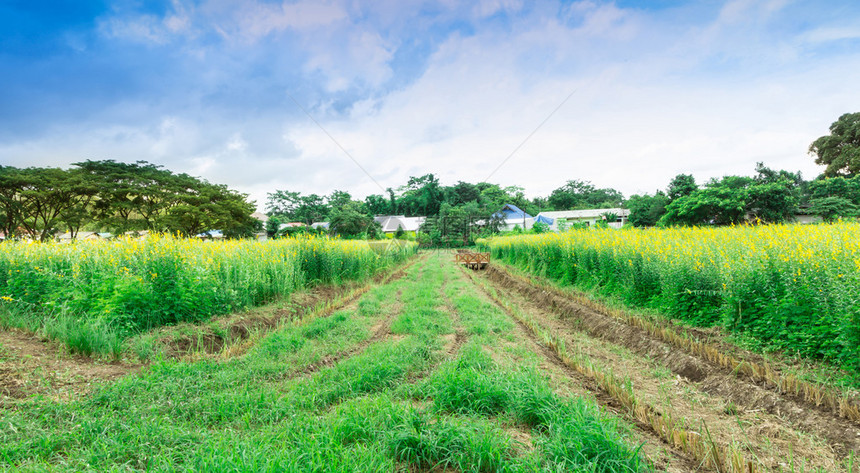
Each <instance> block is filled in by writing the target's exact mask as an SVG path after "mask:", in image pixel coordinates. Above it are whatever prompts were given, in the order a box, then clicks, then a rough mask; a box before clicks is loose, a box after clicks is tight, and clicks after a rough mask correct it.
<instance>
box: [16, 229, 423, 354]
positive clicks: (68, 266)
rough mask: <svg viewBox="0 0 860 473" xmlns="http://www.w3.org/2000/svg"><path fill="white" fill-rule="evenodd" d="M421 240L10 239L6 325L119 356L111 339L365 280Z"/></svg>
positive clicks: (398, 259)
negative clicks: (379, 244)
mask: <svg viewBox="0 0 860 473" xmlns="http://www.w3.org/2000/svg"><path fill="white" fill-rule="evenodd" d="M415 248H416V245H415V244H412V243H409V244H403V245H393V246H392V247H391V248H389V250H388V251H385V252H383V253H378V252H376V251H374V250H372V249H371V248H370V246H369V244H368V243H367V242H364V241H342V240H337V239H329V238H321V237H320V238H317V237H302V238H296V239H282V240H276V241H269V242H258V241H244V240H243V241H223V242H201V241H198V240H195V239H175V238H171V237H169V236H157V235H153V236H151V237H150V238H148V239H147V240H145V241H141V240H122V239H120V240H117V241H111V242H78V243H75V244H55V243H28V242H9V243H4V244H3V245H2V246H0V325H3V326H14V327H19V328H24V329H26V330H29V331H32V332H36V331H40V330H42V331H43V332H44V333H45V334H46V335H48V336H50V337H52V338H55V339H58V340H61V341H63V342H66V344H67V345H68V347H69V349H70V350H72V351H73V352H77V353H82V354H86V355H90V354H93V353H102V354H107V355H111V356H113V355H115V353H116V345H117V342H116V340H112V339H117V340H122V339H125V338H129V337H131V336H134V335H136V334H139V333H141V332H145V331H147V330H150V329H152V328H156V327H161V326H165V325H175V324H178V323H181V322H190V323H200V322H204V321H206V320H209V319H210V318H211V317H212V316H215V315H220V314H226V313H230V312H233V311H237V310H244V309H247V308H250V307H255V306H259V305H262V304H266V303H269V302H271V301H274V300H278V299H281V298H284V297H286V296H288V295H289V294H291V293H293V292H294V291H296V290H297V289H300V288H304V287H313V286H316V285H320V284H340V283H343V282H345V281H364V280H367V279H368V278H370V277H371V276H373V275H374V274H376V273H377V272H378V271H379V270H381V269H383V268H386V267H389V266H391V265H393V264H396V263H399V262H402V261H404V260H405V259H407V258H408V257H410V256H412V255H414V254H415ZM58 319H61V320H58ZM84 332H90V333H84ZM95 332H99V333H105V334H108V336H107V337H104V336H100V335H99V334H97V333H95Z"/></svg>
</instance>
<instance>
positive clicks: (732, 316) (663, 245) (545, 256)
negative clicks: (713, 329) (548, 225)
mask: <svg viewBox="0 0 860 473" xmlns="http://www.w3.org/2000/svg"><path fill="white" fill-rule="evenodd" d="M488 245H489V247H490V248H491V250H492V252H493V257H494V258H499V259H502V260H505V261H508V262H511V263H513V264H516V265H517V266H520V267H523V268H526V269H528V270H530V271H533V272H536V273H539V274H543V275H546V276H548V277H550V278H552V279H556V280H559V281H561V282H563V283H566V284H573V285H575V286H577V287H579V288H582V289H585V290H594V291H596V292H598V293H599V294H602V295H605V296H612V297H619V298H620V299H622V300H623V301H624V302H626V303H628V304H630V305H632V306H635V307H644V308H651V309H656V310H659V311H661V312H663V313H664V314H666V315H667V316H670V317H673V318H679V319H683V320H686V321H687V322H689V323H692V324H696V325H703V326H712V325H719V326H721V327H723V328H724V329H726V330H729V331H735V332H739V333H743V334H746V335H748V336H751V337H754V338H756V339H758V340H760V341H761V342H762V343H763V344H765V345H766V346H769V347H772V348H775V349H782V350H789V351H792V352H797V353H800V354H803V355H806V356H809V357H812V358H821V359H825V360H829V361H832V362H835V363H838V364H841V365H843V366H845V367H846V368H849V369H852V370H854V371H855V372H858V371H860V361H858V360H860V311H858V307H860V304H858V300H857V294H860V223H838V224H834V225H782V224H781V225H766V226H743V227H734V228H730V227H721V228H697V229H689V228H676V229H666V230H650V231H638V230H629V231H609V230H605V231H601V230H580V231H578V230H571V231H569V232H567V233H565V234H547V235H523V236H518V237H502V238H495V239H492V240H490V242H489V243H488Z"/></svg>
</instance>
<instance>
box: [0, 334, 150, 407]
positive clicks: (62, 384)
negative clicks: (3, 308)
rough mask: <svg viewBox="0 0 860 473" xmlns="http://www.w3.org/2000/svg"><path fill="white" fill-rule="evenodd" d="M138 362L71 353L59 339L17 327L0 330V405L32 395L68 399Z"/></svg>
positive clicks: (131, 369)
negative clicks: (45, 337) (34, 333)
mask: <svg viewBox="0 0 860 473" xmlns="http://www.w3.org/2000/svg"><path fill="white" fill-rule="evenodd" d="M140 366H141V365H137V364H131V363H124V362H104V361H101V360H97V359H92V358H88V357H84V356H77V355H71V354H69V353H67V352H66V350H65V349H64V348H63V347H62V346H61V345H60V344H58V343H56V342H51V341H47V340H44V339H42V338H41V337H38V336H36V335H33V334H29V333H25V332H23V331H19V330H3V331H0V409H3V408H14V407H15V405H16V404H18V403H19V402H21V401H22V400H24V399H26V398H28V397H31V396H36V395H39V396H45V397H48V398H53V399H57V400H60V401H68V400H70V399H75V398H76V397H78V396H81V395H83V394H86V393H88V392H90V391H91V390H92V389H93V388H94V387H96V386H97V385H99V384H100V383H102V382H106V381H113V380H116V379H118V378H120V377H122V376H125V375H127V374H129V373H131V372H134V371H137V370H138V369H140Z"/></svg>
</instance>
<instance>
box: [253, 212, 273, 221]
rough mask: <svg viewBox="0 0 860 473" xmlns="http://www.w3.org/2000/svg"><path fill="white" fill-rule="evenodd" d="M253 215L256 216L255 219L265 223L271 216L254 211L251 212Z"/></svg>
mask: <svg viewBox="0 0 860 473" xmlns="http://www.w3.org/2000/svg"><path fill="white" fill-rule="evenodd" d="M251 217H254V218H255V219H257V220H259V221H261V222H263V223H266V221H268V220H269V216H268V215H266V214H264V213H263V212H254V213H252V214H251Z"/></svg>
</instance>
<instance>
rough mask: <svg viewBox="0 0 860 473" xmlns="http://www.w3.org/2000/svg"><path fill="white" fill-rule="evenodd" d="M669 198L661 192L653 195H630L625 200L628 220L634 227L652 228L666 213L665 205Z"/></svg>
mask: <svg viewBox="0 0 860 473" xmlns="http://www.w3.org/2000/svg"><path fill="white" fill-rule="evenodd" d="M668 203H669V198H668V197H666V194H664V193H663V191H657V192H655V193H654V195H649V194H644V195H632V196H630V199H628V200H627V208H629V209H630V216H629V217H628V220H629V221H630V223H631V224H632V225H634V226H636V227H653V226H654V225H656V224H657V221H658V220H660V217H662V216H663V214H664V213H666V205H667V204H668Z"/></svg>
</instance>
